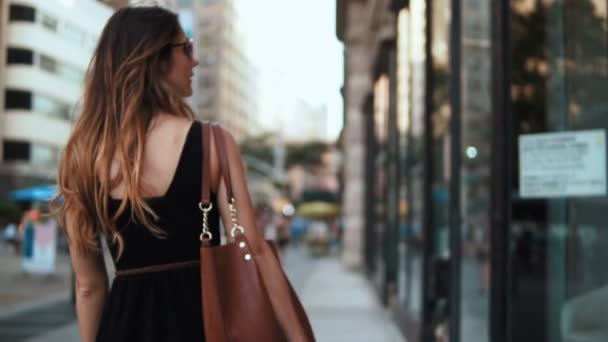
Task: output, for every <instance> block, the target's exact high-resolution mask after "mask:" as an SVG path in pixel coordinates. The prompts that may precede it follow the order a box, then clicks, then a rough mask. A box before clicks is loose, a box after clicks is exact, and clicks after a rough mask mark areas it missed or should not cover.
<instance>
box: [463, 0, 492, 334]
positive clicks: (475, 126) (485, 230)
mask: <svg viewBox="0 0 608 342" xmlns="http://www.w3.org/2000/svg"><path fill="white" fill-rule="evenodd" d="M490 11H491V9H490V2H489V1H479V0H464V1H463V2H462V20H463V22H462V45H461V49H462V51H461V53H462V64H461V75H462V78H461V84H462V87H461V99H462V106H461V129H462V130H461V148H462V151H461V160H462V165H461V171H460V172H461V178H460V186H461V217H462V227H461V233H462V244H463V245H462V249H461V250H462V264H461V279H462V280H461V281H462V283H461V310H462V311H461V322H460V324H461V328H460V331H461V339H460V340H461V341H467V342H487V341H489V314H490V310H489V306H490V301H489V291H490V205H489V204H490V186H491V185H490V166H491V150H490V147H491V146H492V141H491V140H492V130H491V127H492V114H491V110H492V107H491V106H492V102H491V93H490V89H491V88H492V87H491V79H490V77H491V65H492V64H491V63H492V60H491V58H492V56H491V36H490V32H491V29H490V14H491V12H490Z"/></svg>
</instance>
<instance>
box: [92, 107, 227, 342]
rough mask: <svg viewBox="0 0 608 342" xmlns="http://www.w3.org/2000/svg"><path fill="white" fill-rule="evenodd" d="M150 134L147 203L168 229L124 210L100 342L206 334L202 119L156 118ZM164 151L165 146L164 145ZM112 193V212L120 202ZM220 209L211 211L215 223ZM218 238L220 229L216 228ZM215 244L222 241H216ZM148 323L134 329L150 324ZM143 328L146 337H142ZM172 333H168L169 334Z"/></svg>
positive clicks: (146, 161)
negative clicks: (200, 205)
mask: <svg viewBox="0 0 608 342" xmlns="http://www.w3.org/2000/svg"><path fill="white" fill-rule="evenodd" d="M159 119H160V120H159V121H158V122H156V123H155V124H154V125H153V126H152V127H153V128H152V129H151V132H150V134H149V135H148V141H147V142H146V149H145V156H146V157H144V158H145V159H144V162H143V168H144V169H143V170H142V175H143V177H144V178H145V179H147V182H146V183H145V184H146V185H147V186H148V187H146V189H142V190H143V191H144V193H145V194H146V196H144V197H145V198H146V202H147V204H148V205H150V207H151V208H152V209H153V210H154V212H155V214H156V215H158V220H157V221H155V224H156V225H157V226H158V227H159V228H160V229H162V231H163V232H164V235H163V237H158V236H155V235H154V234H153V233H152V232H151V231H150V230H149V229H147V228H146V227H145V226H144V225H143V224H141V223H139V222H137V220H135V219H133V218H131V215H130V211H129V210H127V211H125V212H124V213H123V214H122V215H121V216H120V218H119V220H118V225H117V226H118V228H119V231H120V233H121V235H122V238H123V241H124V249H123V252H122V254H121V256H120V258H118V248H117V246H116V245H114V246H113V248H111V249H112V251H113V257H114V260H115V265H116V270H117V277H116V278H115V280H114V283H113V285H112V289H111V292H110V296H109V299H108V301H107V304H106V307H105V309H104V314H103V318H102V322H101V326H100V329H99V336H98V341H167V340H180V341H181V340H188V341H190V340H192V341H194V340H199V341H200V340H202V338H203V337H202V334H203V329H202V317H201V310H200V303H201V297H200V271H199V267H198V261H199V246H200V242H199V234H200V225H201V222H202V213H201V211H200V210H199V208H198V202H199V201H200V198H201V186H202V184H201V182H202V175H201V172H202V161H203V158H205V157H207V156H204V155H203V149H202V127H201V124H200V123H199V122H197V121H195V122H188V121H185V120H183V119H176V118H159ZM159 150H162V151H159ZM114 196H116V197H114ZM121 196H122V194H119V191H115V192H114V195H113V198H112V199H110V205H109V211H110V212H109V214H110V215H113V214H114V213H115V212H116V210H117V209H118V207H119V205H120V200H119V199H118V198H120V197H121ZM218 220H219V217H218V215H217V211H215V214H213V213H212V216H211V222H212V226H213V227H217V226H218ZM214 235H215V236H218V235H219V234H214ZM216 243H217V242H216ZM148 322H154V324H152V325H150V326H149V327H148V328H146V329H129V328H128V327H130V326H134V325H139V326H140V325H142V324H143V325H146V324H150V323H148ZM142 334H143V335H142ZM169 337H171V338H169Z"/></svg>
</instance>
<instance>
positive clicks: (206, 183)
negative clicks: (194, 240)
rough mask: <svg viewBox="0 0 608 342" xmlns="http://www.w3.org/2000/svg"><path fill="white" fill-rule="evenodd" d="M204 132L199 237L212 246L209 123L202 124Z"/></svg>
mask: <svg viewBox="0 0 608 342" xmlns="http://www.w3.org/2000/svg"><path fill="white" fill-rule="evenodd" d="M201 126H202V130H203V175H202V177H201V178H202V185H201V201H200V202H198V208H199V209H200V210H201V211H202V212H203V230H202V232H201V235H200V236H199V240H201V242H202V243H205V244H210V243H211V240H212V239H213V234H211V230H210V229H209V212H210V211H211V209H213V203H211V189H210V186H211V161H210V159H211V147H210V143H211V139H210V138H209V136H210V134H211V127H210V126H209V124H207V123H201Z"/></svg>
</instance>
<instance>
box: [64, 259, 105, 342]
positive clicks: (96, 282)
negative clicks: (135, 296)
mask: <svg viewBox="0 0 608 342" xmlns="http://www.w3.org/2000/svg"><path fill="white" fill-rule="evenodd" d="M70 258H71V259H72V267H73V268H74V274H75V281H76V283H75V289H76V312H77V315H78V325H79V327H80V341H81V342H94V341H95V338H96V336H97V329H98V328H99V322H100V320H101V314H102V311H103V305H104V302H105V299H106V296H107V293H108V278H107V274H106V270H105V266H104V261H103V254H102V251H101V248H100V249H99V250H98V251H92V252H89V253H87V254H83V253H82V252H79V251H78V249H77V248H70Z"/></svg>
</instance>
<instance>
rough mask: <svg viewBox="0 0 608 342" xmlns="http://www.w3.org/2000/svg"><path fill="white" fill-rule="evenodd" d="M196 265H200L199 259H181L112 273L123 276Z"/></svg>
mask: <svg viewBox="0 0 608 342" xmlns="http://www.w3.org/2000/svg"><path fill="white" fill-rule="evenodd" d="M198 265H200V261H199V260H192V261H182V262H174V263H170V264H162V265H154V266H146V267H138V268H129V269H126V270H116V272H115V273H114V274H115V275H116V277H124V276H131V275H138V274H146V273H155V272H163V271H170V270H177V269H181V268H189V267H194V266H198Z"/></svg>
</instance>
